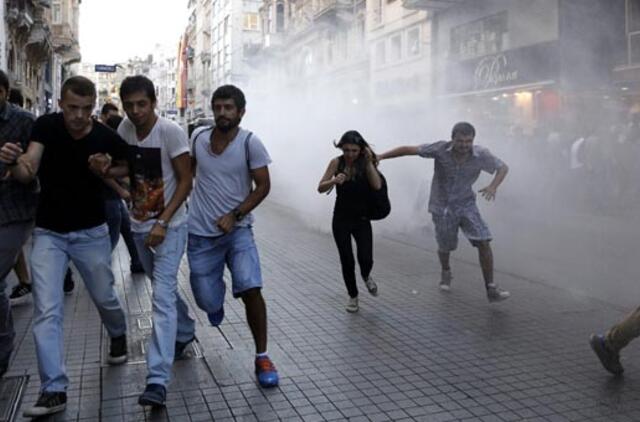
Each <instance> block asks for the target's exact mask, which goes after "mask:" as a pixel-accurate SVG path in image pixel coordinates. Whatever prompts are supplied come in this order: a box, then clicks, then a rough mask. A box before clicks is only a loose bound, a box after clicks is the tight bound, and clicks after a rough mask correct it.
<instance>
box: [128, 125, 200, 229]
mask: <svg viewBox="0 0 640 422" xmlns="http://www.w3.org/2000/svg"><path fill="white" fill-rule="evenodd" d="M118 133H119V134H120V136H121V137H122V138H123V139H124V140H125V141H127V143H128V144H129V150H130V151H129V174H130V175H131V203H132V209H131V210H130V215H131V230H132V231H134V232H137V233H145V232H148V231H150V230H151V228H152V227H153V225H154V224H155V222H156V220H157V219H158V216H160V214H161V213H162V212H163V211H164V209H165V207H166V206H167V204H168V203H169V201H170V200H171V198H173V195H174V194H175V192H176V186H177V181H176V177H175V173H174V171H173V167H172V165H171V160H172V159H174V158H176V157H178V156H179V155H182V154H185V153H186V154H188V153H189V151H190V148H189V140H188V138H187V134H186V133H185V132H184V131H183V130H182V128H181V127H180V126H178V125H177V124H176V123H174V122H172V121H171V120H169V119H165V118H164V117H158V120H157V121H156V123H155V125H154V126H153V128H152V129H151V132H149V134H148V135H147V137H146V138H144V139H143V140H141V141H138V138H137V136H136V128H135V126H134V125H133V123H132V122H131V121H130V120H129V119H124V120H123V121H122V123H120V126H118ZM186 220H187V211H186V206H185V204H184V203H183V204H182V205H180V207H179V208H178V209H177V210H176V212H175V213H174V214H173V217H172V218H171V221H169V227H177V226H179V225H181V224H184V223H185V222H186Z"/></svg>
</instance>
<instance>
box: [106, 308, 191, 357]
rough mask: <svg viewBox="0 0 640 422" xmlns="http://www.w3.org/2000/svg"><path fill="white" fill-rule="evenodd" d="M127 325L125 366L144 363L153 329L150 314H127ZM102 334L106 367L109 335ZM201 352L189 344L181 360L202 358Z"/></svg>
mask: <svg viewBox="0 0 640 422" xmlns="http://www.w3.org/2000/svg"><path fill="white" fill-rule="evenodd" d="M128 322H129V324H128V331H127V354H128V356H127V364H128V365H139V364H144V363H146V356H145V355H146V353H147V341H148V338H149V336H150V335H151V331H152V329H153V321H152V319H151V313H150V312H148V313H139V314H129V321H128ZM102 333H103V341H102V344H103V348H102V357H103V358H102V364H103V366H107V365H108V363H107V357H108V356H109V344H110V340H109V334H108V333H107V330H104V329H103V331H102ZM202 357H203V355H202V351H201V350H200V347H199V345H198V344H197V342H196V341H194V342H193V343H191V344H190V345H189V346H188V347H187V349H186V350H185V352H184V355H183V358H182V359H181V360H184V359H189V358H198V359H199V358H202Z"/></svg>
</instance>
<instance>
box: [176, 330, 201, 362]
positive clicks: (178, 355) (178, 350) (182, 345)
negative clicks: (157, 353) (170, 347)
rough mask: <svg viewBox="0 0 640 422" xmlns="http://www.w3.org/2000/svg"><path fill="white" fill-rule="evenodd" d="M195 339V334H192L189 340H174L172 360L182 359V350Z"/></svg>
mask: <svg viewBox="0 0 640 422" xmlns="http://www.w3.org/2000/svg"><path fill="white" fill-rule="evenodd" d="M195 339H196V336H193V337H192V338H191V340H189V341H184V342H182V341H177V340H176V349H175V353H174V354H173V360H179V359H182V358H183V357H184V356H183V354H184V350H185V349H186V348H187V346H188V345H189V344H191V343H193V341H194V340H195Z"/></svg>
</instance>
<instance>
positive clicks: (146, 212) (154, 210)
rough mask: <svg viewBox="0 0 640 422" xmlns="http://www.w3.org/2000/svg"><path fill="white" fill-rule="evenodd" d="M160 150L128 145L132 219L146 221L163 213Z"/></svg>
mask: <svg viewBox="0 0 640 422" xmlns="http://www.w3.org/2000/svg"><path fill="white" fill-rule="evenodd" d="M161 153H162V150H161V149H160V148H140V147H138V146H134V145H129V165H130V168H131V204H132V214H133V218H135V219H136V220H138V221H147V220H150V219H152V218H157V217H158V216H159V215H160V214H161V213H162V211H164V180H163V178H162V156H161Z"/></svg>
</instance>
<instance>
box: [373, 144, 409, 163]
mask: <svg viewBox="0 0 640 422" xmlns="http://www.w3.org/2000/svg"><path fill="white" fill-rule="evenodd" d="M418 148H419V147H418V146H417V145H405V146H402V147H397V148H394V149H390V150H389V151H387V152H383V153H382V154H378V160H388V159H389V158H396V157H404V156H405V155H418Z"/></svg>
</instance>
